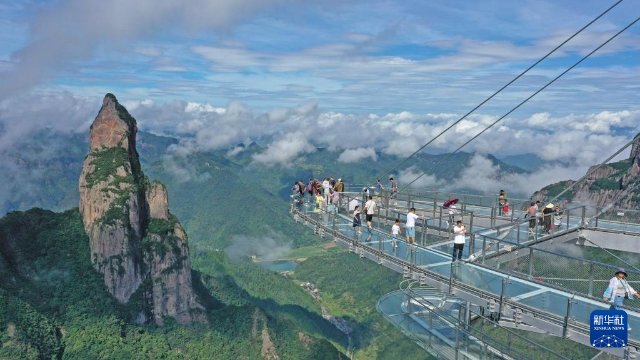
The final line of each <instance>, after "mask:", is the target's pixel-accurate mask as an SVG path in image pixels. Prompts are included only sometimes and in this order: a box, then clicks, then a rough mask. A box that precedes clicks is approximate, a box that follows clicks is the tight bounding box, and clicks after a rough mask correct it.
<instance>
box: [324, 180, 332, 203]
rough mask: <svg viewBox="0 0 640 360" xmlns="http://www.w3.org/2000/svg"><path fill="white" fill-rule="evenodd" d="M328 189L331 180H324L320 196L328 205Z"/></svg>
mask: <svg viewBox="0 0 640 360" xmlns="http://www.w3.org/2000/svg"><path fill="white" fill-rule="evenodd" d="M329 189H331V179H329V178H325V179H324V181H323V182H322V194H323V195H324V200H325V202H326V203H327V204H328V203H329Z"/></svg>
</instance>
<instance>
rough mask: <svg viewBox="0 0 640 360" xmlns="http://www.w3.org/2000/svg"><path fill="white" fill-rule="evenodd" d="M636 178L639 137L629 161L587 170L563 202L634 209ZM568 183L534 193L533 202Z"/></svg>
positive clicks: (639, 192)
mask: <svg viewBox="0 0 640 360" xmlns="http://www.w3.org/2000/svg"><path fill="white" fill-rule="evenodd" d="M639 174H640V134H639V135H636V137H635V141H634V143H633V144H632V149H631V154H630V156H629V158H627V159H625V160H622V161H618V162H614V163H609V164H606V165H604V166H602V167H600V168H597V169H596V167H595V166H594V167H592V168H590V169H589V170H588V172H587V175H588V176H587V178H586V179H585V181H583V182H581V183H580V184H578V185H576V186H575V188H573V190H572V191H571V192H570V193H569V194H568V196H566V197H563V198H564V199H567V200H571V201H574V202H580V203H585V204H590V205H593V206H597V207H604V206H607V205H610V204H613V205H614V206H616V207H622V208H634V207H637V206H638V205H640V184H639V183H640V177H639V176H638V175H639ZM571 183H573V182H571V181H568V182H561V183H558V184H553V185H549V186H547V187H545V188H543V189H542V190H540V191H538V192H536V193H535V194H534V195H533V198H534V199H536V200H542V199H545V198H546V199H548V198H552V197H554V196H555V195H556V194H557V193H559V191H560V190H563V189H564V188H565V187H566V186H568V185H569V184H571ZM563 184H564V185H566V186H563Z"/></svg>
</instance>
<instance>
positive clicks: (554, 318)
mask: <svg viewBox="0 0 640 360" xmlns="http://www.w3.org/2000/svg"><path fill="white" fill-rule="evenodd" d="M358 196H359V195H357V194H349V193H347V194H344V197H343V201H344V202H343V205H345V206H343V207H340V209H339V212H338V214H334V213H328V212H326V211H324V210H321V209H315V208H314V207H313V206H309V205H308V204H307V205H304V206H298V207H296V206H295V205H293V204H292V207H291V212H292V214H293V216H294V218H295V219H296V220H297V221H301V222H304V223H305V224H306V225H308V226H310V227H311V228H313V229H314V231H315V232H316V233H318V234H320V235H323V236H330V237H333V238H334V239H335V240H336V241H337V242H338V243H340V244H342V245H345V246H348V247H349V248H350V250H351V251H353V252H356V253H358V254H359V255H360V256H361V257H364V258H368V259H370V260H372V261H376V262H377V263H379V264H381V265H384V266H386V267H389V268H391V269H393V270H395V271H398V272H401V273H403V274H404V275H405V277H408V278H411V279H414V280H416V281H419V282H420V283H421V284H424V285H429V286H431V287H433V288H435V289H439V290H440V291H443V292H444V293H446V294H450V295H454V296H456V297H457V298H459V299H462V300H464V301H468V302H469V303H471V304H475V305H476V306H479V307H481V308H484V311H485V312H486V313H492V312H493V313H495V316H494V317H495V319H499V324H501V325H502V326H505V327H519V328H525V329H529V330H535V331H544V332H546V333H549V334H552V335H556V336H561V337H564V338H568V339H571V340H573V341H576V342H579V343H581V344H586V345H588V344H589V327H588V324H589V315H590V313H591V311H593V310H596V309H606V308H608V305H607V304H605V303H603V302H602V301H601V300H599V297H600V294H602V291H603V287H604V286H606V284H605V281H608V279H609V278H610V277H611V276H612V274H613V270H612V269H613V268H614V267H613V266H611V265H607V264H602V263H598V262H594V261H588V260H584V259H580V258H572V257H567V256H565V255H560V254H555V253H552V252H549V251H545V250H544V249H539V248H536V247H534V246H531V245H533V244H538V243H541V242H544V241H547V240H549V241H554V239H560V238H562V237H561V235H563V236H565V237H567V238H568V237H569V235H568V234H571V233H573V232H576V231H579V229H580V228H581V227H582V226H584V223H585V210H584V209H585V208H584V207H582V208H575V209H569V210H567V211H566V226H565V228H564V229H562V228H561V229H559V230H558V231H555V232H554V233H553V234H549V235H541V234H539V233H533V234H532V233H530V232H529V229H528V225H527V223H528V222H522V221H521V222H518V221H515V222H512V219H510V218H506V217H500V216H496V215H495V213H492V211H491V210H490V209H489V210H488V212H489V216H488V217H487V216H486V215H483V214H482V213H483V212H487V207H484V206H481V205H468V206H465V207H464V208H463V209H461V214H460V215H459V216H460V217H462V218H463V220H465V223H467V224H468V223H471V224H472V227H473V233H472V234H471V236H470V239H469V240H470V243H471V244H472V245H471V246H467V247H466V248H467V249H466V250H465V254H464V255H465V258H466V257H468V256H469V255H470V254H469V250H468V249H469V248H472V249H473V254H474V256H476V257H477V260H476V261H475V262H466V261H465V262H455V263H452V262H451V255H450V250H451V242H450V241H448V240H447V238H446V236H448V234H449V227H448V224H444V225H443V221H445V220H444V216H443V215H442V208H441V207H440V206H439V205H438V202H437V201H417V200H409V199H405V200H401V199H397V200H395V203H389V204H388V206H387V207H382V206H381V207H379V210H378V214H377V215H378V216H376V220H375V222H374V229H372V231H371V233H368V231H367V229H366V226H365V227H363V230H362V234H361V235H360V236H357V235H356V234H355V233H354V229H353V227H352V221H351V217H350V216H347V215H346V214H348V209H347V207H346V203H347V202H348V200H353V198H356V197H358ZM381 202H383V204H384V199H382V201H381ZM390 202H391V201H390ZM408 206H413V207H416V208H419V210H418V213H422V214H431V215H433V214H436V216H426V219H425V220H424V221H423V222H422V223H421V224H420V223H419V224H417V230H418V234H416V238H417V239H418V240H419V242H420V244H419V245H412V246H409V245H408V244H407V243H406V242H405V241H404V240H401V239H400V240H399V241H397V242H396V243H397V246H395V247H394V246H393V243H394V242H393V240H392V237H391V235H390V234H389V233H388V232H386V231H382V230H380V229H386V228H390V224H391V220H392V219H395V218H400V219H403V217H404V214H405V213H404V211H402V210H401V209H402V208H406V207H408ZM469 209H473V210H474V211H470V210H469ZM447 217H448V216H447ZM465 218H466V219H465ZM479 219H483V220H479ZM363 220H364V219H363ZM483 221H484V223H486V225H490V224H498V225H497V226H494V227H489V226H482V225H478V224H479V223H480V224H482V222H483ZM363 223H364V221H363ZM598 226H599V227H602V228H606V229H608V231H617V230H615V229H616V227H618V228H619V227H620V224H619V223H616V222H611V221H604V220H600V221H598ZM591 229H592V230H594V229H596V230H597V228H595V227H593V228H591ZM624 229H625V230H626V231H627V234H628V233H629V230H631V231H635V230H636V229H638V230H640V225H636V226H635V227H634V226H630V225H629V224H625V225H624ZM437 234H439V235H440V236H444V240H443V237H440V238H438V236H436V235H437ZM639 234H640V232H639ZM574 235H575V234H574ZM434 239H435V240H434ZM639 239H640V238H639ZM523 253H526V254H523ZM514 254H517V256H513V255H514ZM505 255H507V256H511V258H509V259H507V264H506V265H505V262H504V261H495V260H492V259H496V258H500V257H503V256H505ZM574 262H575V263H578V262H579V263H580V264H582V265H581V266H582V267H586V268H587V269H589V270H588V271H586V272H584V273H582V277H583V278H582V279H573V278H567V277H566V276H562V275H563V274H562V272H563V270H562V267H563V266H564V265H562V264H563V263H566V264H567V265H568V266H572V267H573V268H571V269H570V270H571V271H572V272H574V273H575V271H574V270H576V269H575V267H574V265H573V263H574ZM542 268H546V270H547V271H545V275H544V276H542V275H539V274H540V270H541V269H542ZM578 270H579V269H578ZM554 275H555V276H554ZM565 275H566V274H565ZM573 277H576V276H573ZM632 278H636V279H640V274H636V273H634V274H633V276H632ZM567 284H571V286H572V287H568V286H567ZM594 295H595V296H594ZM627 312H628V314H629V325H630V327H631V328H633V329H640V312H638V311H636V309H633V308H632V309H628V310H627ZM516 313H517V314H520V315H519V317H518V319H519V320H517V321H515V320H514V317H513V314H516ZM629 343H630V345H631V346H633V347H636V348H637V347H640V332H638V331H633V332H630V333H629ZM612 352H614V353H615V354H616V355H618V356H622V352H621V351H619V350H616V351H613V350H612Z"/></svg>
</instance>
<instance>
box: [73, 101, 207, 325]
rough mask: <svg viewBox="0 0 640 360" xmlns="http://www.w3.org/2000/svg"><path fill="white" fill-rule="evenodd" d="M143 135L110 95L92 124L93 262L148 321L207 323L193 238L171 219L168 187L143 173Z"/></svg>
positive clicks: (85, 203)
mask: <svg viewBox="0 0 640 360" xmlns="http://www.w3.org/2000/svg"><path fill="white" fill-rule="evenodd" d="M136 132H137V128H136V121H135V119H134V118H133V117H132V116H131V115H129V113H128V112H127V110H126V109H125V108H124V107H123V106H122V105H120V104H119V103H118V101H117V99H116V98H115V96H113V95H111V94H107V95H106V96H105V98H104V100H103V103H102V108H101V109H100V112H99V113H98V116H97V117H96V119H95V121H94V122H93V124H92V125H91V139H90V152H89V154H88V155H87V157H86V158H85V161H84V165H83V168H82V173H81V175H80V183H79V185H80V213H81V214H82V219H83V222H84V227H85V231H86V232H87V234H88V235H89V239H90V245H91V261H92V263H93V266H94V268H95V269H96V270H97V271H98V272H99V273H101V274H102V276H103V278H104V283H105V285H106V287H107V289H108V290H109V292H110V293H111V294H112V295H113V296H114V297H115V298H116V299H117V300H118V301H119V302H121V303H129V302H131V301H132V298H133V297H139V299H138V298H136V299H135V303H136V304H138V303H139V304H140V309H138V310H139V311H140V315H139V320H140V321H141V322H147V321H150V320H153V321H154V322H155V323H157V324H162V323H163V319H164V318H165V317H166V316H170V317H173V318H175V319H176V320H177V321H178V322H180V323H189V322H192V321H194V320H199V319H202V317H201V316H200V315H199V314H200V310H201V307H200V306H199V305H198V303H197V302H196V299H195V295H194V292H193V289H192V284H191V264H190V260H189V248H188V245H187V236H186V234H185V232H184V230H183V228H182V226H181V225H180V223H179V222H178V220H177V219H176V218H175V216H173V215H172V214H171V213H170V212H169V203H168V196H167V190H166V188H165V187H164V186H163V185H162V184H160V183H157V182H154V183H150V182H149V180H148V179H147V178H146V177H145V176H144V174H143V172H142V170H141V168H140V161H139V158H138V153H137V151H136Z"/></svg>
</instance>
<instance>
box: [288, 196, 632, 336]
mask: <svg viewBox="0 0 640 360" xmlns="http://www.w3.org/2000/svg"><path fill="white" fill-rule="evenodd" d="M292 212H293V213H295V214H297V215H298V216H300V217H301V218H303V219H305V220H306V221H307V222H308V223H309V224H313V225H315V226H317V227H322V228H324V229H325V230H326V231H328V232H330V233H331V232H332V233H333V236H334V239H335V240H340V241H341V242H343V243H344V244H347V245H350V246H352V247H353V248H360V249H361V250H362V251H366V252H367V253H369V254H372V256H375V257H378V258H379V259H380V260H381V261H380V263H381V264H383V265H385V266H389V265H391V264H393V265H395V266H396V267H399V268H409V269H410V271H411V272H413V273H416V274H424V275H425V276H427V277H428V278H429V279H431V280H433V281H435V282H437V283H439V284H441V285H446V284H449V283H450V278H449V277H445V276H443V275H442V274H438V273H436V272H434V271H431V270H429V269H425V268H421V267H418V266H416V265H414V264H411V263H408V262H406V261H404V260H401V259H399V258H397V257H395V256H391V255H389V254H386V253H384V252H380V251H378V250H376V249H374V248H372V247H370V246H368V245H367V244H363V243H360V242H358V241H355V240H354V239H351V238H349V237H347V236H345V235H343V234H341V233H339V232H337V231H333V230H332V229H331V228H329V227H328V226H326V225H324V224H322V223H320V222H319V221H316V219H314V218H312V217H310V216H307V215H306V214H304V213H301V212H300V211H299V210H298V209H296V208H295V207H294V206H293V204H292ZM476 266H479V267H483V266H481V265H479V264H476ZM490 270H491V271H496V270H494V269H490ZM452 287H453V288H456V289H459V290H460V291H461V292H463V293H467V294H470V295H472V296H476V297H478V298H482V299H492V300H494V301H495V300H500V298H501V296H499V295H496V294H493V293H491V292H489V291H486V290H483V289H478V288H476V287H473V286H471V285H467V284H464V283H459V282H455V283H454V284H452ZM503 303H504V304H505V305H508V306H510V307H511V308H512V309H520V310H522V311H523V312H528V313H531V314H535V317H536V318H537V319H540V320H544V321H546V322H549V323H551V324H554V325H555V326H558V327H560V328H565V331H566V330H568V329H571V330H572V331H574V332H577V333H580V334H582V335H584V336H586V337H588V333H589V328H588V325H586V324H582V323H577V322H569V323H567V322H566V319H565V317H563V316H559V315H556V314H553V313H550V312H547V311H545V310H541V309H537V308H535V307H532V306H529V305H526V304H522V303H520V302H517V301H513V300H511V299H509V298H505V299H503ZM629 344H630V345H632V346H636V347H640V342H639V341H636V340H633V339H631V340H630V341H629Z"/></svg>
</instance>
